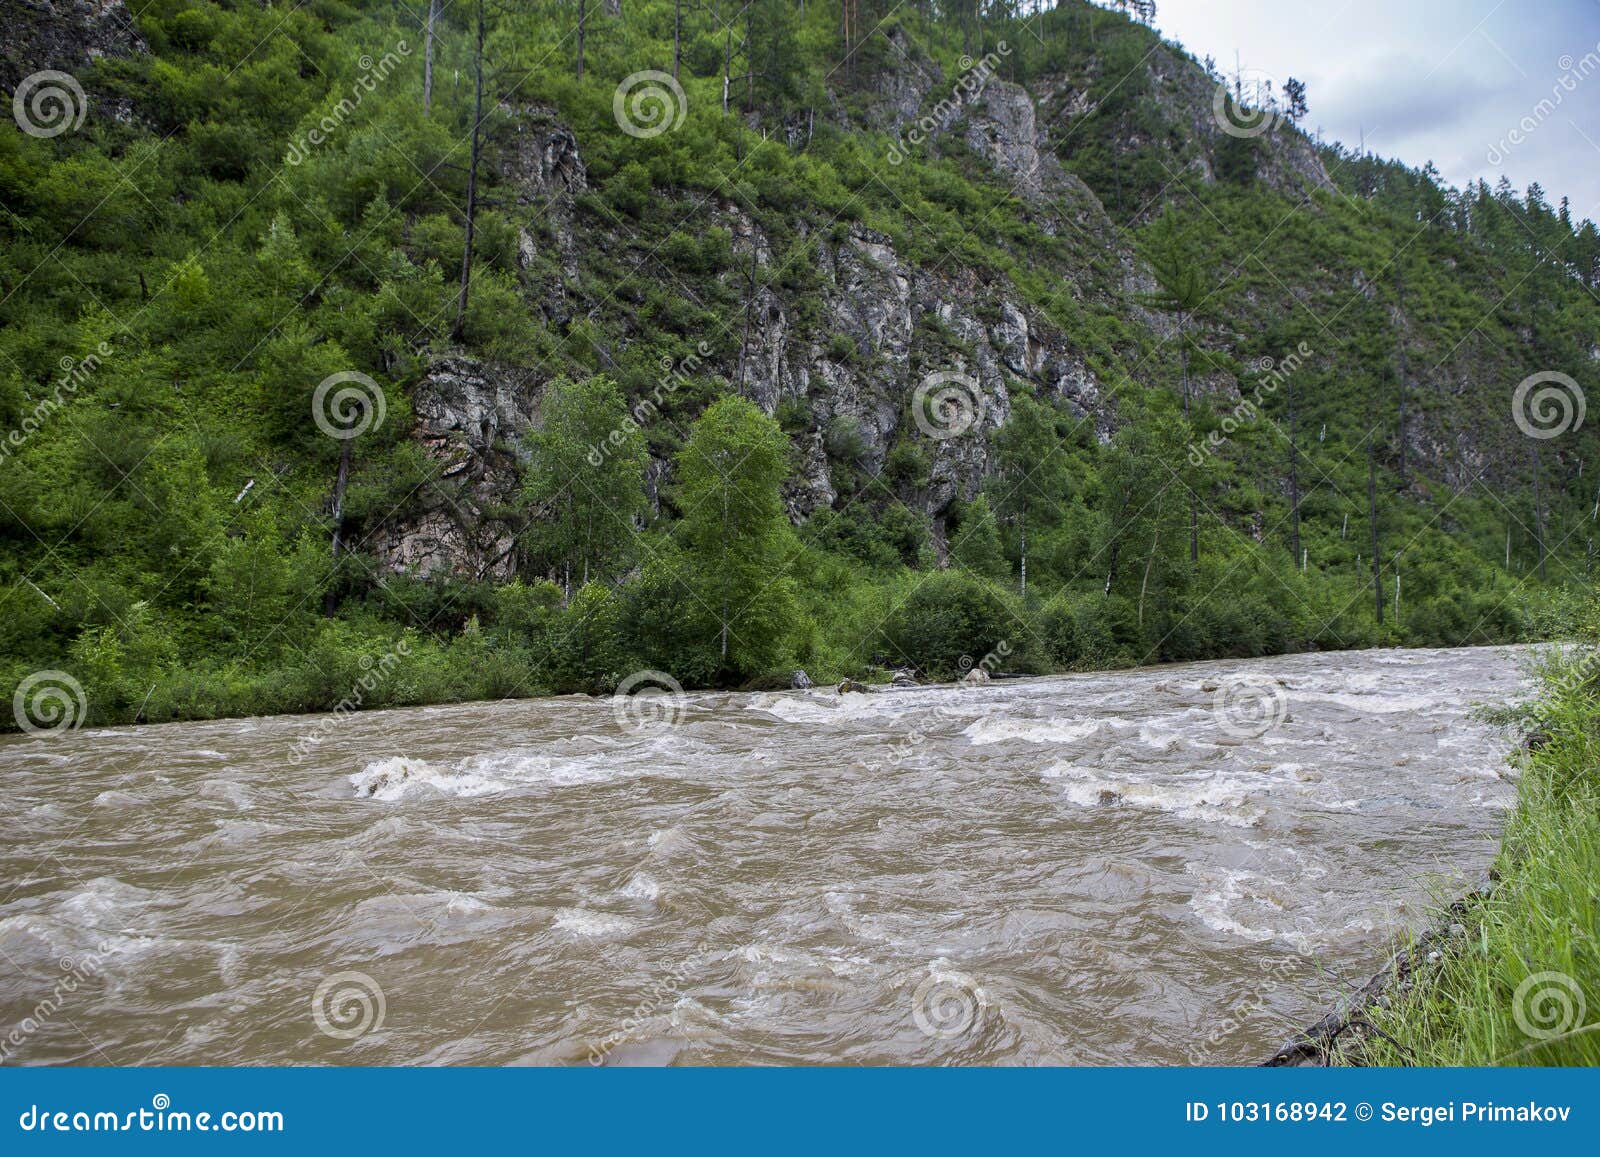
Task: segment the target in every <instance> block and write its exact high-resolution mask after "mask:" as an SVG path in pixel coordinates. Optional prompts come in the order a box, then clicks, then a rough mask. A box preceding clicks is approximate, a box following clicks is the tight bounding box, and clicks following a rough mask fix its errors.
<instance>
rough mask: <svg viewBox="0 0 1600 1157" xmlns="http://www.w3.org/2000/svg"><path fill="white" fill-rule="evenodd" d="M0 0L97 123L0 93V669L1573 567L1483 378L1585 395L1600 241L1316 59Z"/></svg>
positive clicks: (1582, 528) (958, 666)
mask: <svg viewBox="0 0 1600 1157" xmlns="http://www.w3.org/2000/svg"><path fill="white" fill-rule="evenodd" d="M5 7H6V12H7V23H8V28H7V31H6V32H5V33H3V34H0V35H3V37H4V38H5V39H4V47H5V49H6V51H5V53H4V58H5V62H6V63H5V70H6V71H5V74H4V75H0V80H3V81H4V82H5V85H6V87H7V88H8V89H10V88H15V87H16V86H18V85H19V84H21V83H23V80H24V78H25V77H26V76H28V75H30V74H32V73H34V72H35V71H37V70H42V69H59V70H64V71H68V72H71V73H72V74H73V75H74V77H75V78H76V80H77V82H78V83H79V84H80V85H81V87H82V88H83V90H84V91H85V93H86V96H85V98H84V104H85V106H86V108H85V110H84V111H85V115H84V116H83V119H82V123H81V124H80V125H78V126H76V127H69V129H68V131H62V132H57V133H54V134H43V133H30V132H27V131H18V132H10V131H7V132H4V133H0V200H3V202H4V205H5V208H6V213H5V214H4V215H0V236H3V239H4V243H3V246H0V429H3V430H4V431H6V435H5V438H4V442H3V448H0V608H3V613H0V676H3V681H4V682H5V684H6V686H7V687H14V686H16V685H18V684H19V682H21V681H22V680H23V679H25V678H26V677H27V676H28V675H29V673H31V672H36V671H38V670H40V669H45V668H49V669H59V670H61V671H64V672H66V673H67V674H68V675H70V676H71V678H73V679H74V680H76V681H77V682H78V683H80V684H81V686H82V688H83V689H84V692H85V702H86V704H87V716H86V718H87V719H88V720H90V721H93V722H96V723H112V722H127V721H133V720H141V721H156V720H172V719H193V718H206V717H215V716H226V715H237V714H248V713H259V712H275V711H313V710H322V709H327V708H329V707H331V706H333V705H334V704H336V703H340V702H341V701H345V700H348V699H349V698H350V696H351V693H352V688H356V687H360V688H362V694H361V696H360V705H361V706H365V707H372V706H382V705H397V704H413V703H424V702H435V701H443V700H452V699H470V698H480V697H496V696H513V695H529V694H535V693H539V692H552V691H554V692H564V691H590V692H604V691H607V690H609V689H611V688H612V687H614V686H616V685H617V683H618V682H619V681H620V680H622V679H624V678H625V677H626V676H627V675H628V674H629V673H630V672H634V671H638V670H641V669H651V670H658V671H661V672H666V673H669V674H670V675H671V676H673V677H674V678H675V679H677V680H679V681H681V682H682V683H683V684H685V685H694V686H717V687H738V686H752V685H763V684H770V683H771V682H773V681H776V680H783V681H787V678H788V672H789V671H790V670H791V669H792V668H794V667H797V666H798V667H804V668H805V669H806V670H808V671H809V672H810V673H811V674H812V676H813V677H815V678H816V679H818V680H819V681H820V680H822V679H835V678H839V677H842V676H844V675H856V676H863V675H866V676H870V675H872V674H873V673H874V672H881V671H883V670H885V669H887V668H889V667H895V666H902V665H904V666H911V667H914V668H916V669H917V670H918V671H919V672H920V673H922V674H923V675H925V676H927V677H933V678H941V677H950V676H952V675H954V674H957V673H958V672H959V671H960V670H962V669H963V668H964V667H965V666H967V665H969V664H971V663H976V662H979V661H981V659H982V657H983V656H984V655H986V654H988V653H990V652H992V651H994V650H995V648H997V647H998V646H999V645H1000V644H1001V643H1002V642H1004V643H1005V644H1006V647H1007V649H1008V657H1007V666H1008V667H1009V668H1011V669H1015V670H1021V671H1035V672H1041V671H1048V670H1060V669H1069V668H1074V667H1097V666H1115V665H1123V664H1133V663H1142V662H1153V661H1162V660H1184V659H1197V658H1204V657H1224V656H1248V655H1260V654H1267V653H1276V652H1285V651H1294V650H1300V649H1306V648H1313V647H1316V648H1340V647H1356V646H1368V645H1375V644H1396V643H1401V644H1466V643H1475V642H1489V641H1497V640H1516V639H1527V638H1532V637H1539V636H1542V635H1544V634H1547V633H1548V632H1550V631H1551V630H1552V629H1555V628H1556V627H1557V626H1559V624H1560V623H1561V621H1562V619H1563V615H1564V613H1565V608H1566V607H1568V606H1570V605H1572V603H1573V600H1574V599H1575V598H1576V597H1577V596H1576V595H1575V594H1574V593H1573V592H1574V591H1576V590H1577V589H1579V588H1581V587H1582V585H1583V584H1584V583H1585V581H1586V580H1587V578H1588V576H1589V573H1590V563H1591V559H1592V556H1593V541H1592V535H1593V527H1594V512H1593V498H1594V496H1593V494H1592V493H1591V491H1592V489H1593V487H1594V485H1595V483H1596V482H1600V478H1596V477H1595V476H1594V472H1593V471H1589V472H1588V476H1587V477H1585V471H1584V466H1585V464H1586V462H1587V461H1589V460H1593V459H1594V456H1595V455H1594V449H1595V444H1594V440H1593V434H1592V432H1591V430H1590V429H1589V428H1588V427H1585V426H1583V425H1581V424H1576V425H1574V424H1573V423H1571V422H1567V423H1565V424H1564V427H1563V429H1562V430H1561V431H1559V435H1560V436H1559V437H1551V438H1545V437H1530V436H1528V435H1527V434H1525V433H1524V432H1523V430H1522V429H1521V428H1520V427H1519V424H1518V422H1517V421H1515V420H1514V419H1515V417H1516V415H1515V414H1514V412H1513V398H1514V395H1515V391H1516V387H1517V386H1518V383H1519V382H1522V381H1524V380H1525V379H1527V378H1528V376H1529V375H1532V374H1536V373H1552V372H1557V373H1560V374H1562V375H1565V376H1566V378H1567V380H1569V381H1571V382H1573V383H1574V385H1575V387H1577V388H1578V389H1579V390H1581V389H1583V388H1586V387H1592V386H1593V384H1594V383H1595V381H1596V369H1595V367H1596V364H1597V358H1600V351H1597V349H1596V347H1595V344H1594V343H1595V333H1596V321H1597V317H1600V311H1597V309H1596V305H1595V298H1594V292H1595V288H1596V285H1597V283H1600V235H1597V232H1596V229H1595V226H1594V224H1593V223H1592V222H1588V221H1579V220H1575V219H1573V218H1572V217H1571V216H1570V214H1569V212H1568V209H1567V206H1566V204H1565V202H1564V201H1563V202H1562V203H1560V204H1559V205H1556V206H1551V205H1550V204H1548V203H1547V200H1546V198H1545V194H1544V193H1543V191H1542V190H1541V189H1539V188H1538V187H1537V186H1534V187H1532V188H1530V189H1528V190H1526V191H1525V192H1514V191H1513V190H1511V189H1510V188H1509V187H1508V186H1502V187H1500V188H1497V189H1491V188H1489V187H1487V186H1485V185H1481V184H1480V185H1476V186H1473V187H1469V188H1467V189H1465V190H1455V189H1451V188H1449V187H1446V186H1445V185H1444V184H1443V183H1442V181H1441V180H1440V179H1439V177H1438V175H1437V173H1436V172H1434V171H1433V170H1432V168H1431V166H1428V167H1424V168H1422V169H1415V168H1409V167H1406V166H1405V165H1402V164H1400V163H1398V162H1393V161H1385V160H1381V159H1379V158H1376V157H1372V156H1369V155H1366V154H1364V153H1359V152H1357V151H1354V150H1351V149H1348V148H1344V147H1342V146H1340V145H1337V144H1323V143H1319V142H1318V141H1316V140H1314V139H1312V138H1311V137H1310V136H1308V135H1306V134H1305V133H1303V132H1302V131H1301V129H1300V127H1299V125H1298V122H1299V120H1300V119H1301V118H1302V117H1303V116H1304V114H1305V100H1306V97H1305V94H1304V93H1303V91H1302V90H1301V89H1299V88H1298V87H1290V86H1288V85H1285V86H1284V87H1285V91H1286V92H1287V93H1290V94H1291V98H1290V99H1289V101H1288V104H1287V105H1286V107H1285V109H1284V110H1283V111H1282V114H1281V115H1279V114H1277V113H1273V114H1272V116H1271V121H1270V124H1269V125H1268V127H1267V128H1266V130H1265V131H1262V132H1260V133H1258V134H1254V135H1240V134H1236V133H1230V132H1228V131H1225V130H1224V128H1223V126H1222V124H1221V121H1220V119H1218V118H1214V117H1213V109H1214V108H1215V109H1220V110H1222V111H1223V112H1224V113H1226V114H1228V115H1230V116H1231V115H1234V114H1242V113H1243V112H1244V110H1243V109H1242V108H1241V107H1236V102H1235V101H1234V98H1233V96H1231V95H1227V96H1225V99H1221V100H1214V97H1215V96H1217V94H1218V92H1219V86H1224V89H1227V90H1231V91H1233V92H1238V91H1240V90H1237V89H1232V86H1230V85H1228V84H1227V81H1226V78H1222V77H1220V76H1218V75H1217V74H1216V72H1215V70H1214V69H1212V68H1211V66H1210V64H1209V62H1206V63H1201V62H1197V61H1195V60H1194V59H1193V58H1191V57H1190V56H1188V55H1187V54H1186V53H1185V52H1184V51H1183V50H1182V49H1180V48H1178V47H1176V46H1173V45H1168V44H1163V43H1162V42H1161V41H1160V40H1159V38H1158V37H1157V36H1156V34H1155V33H1153V32H1152V31H1151V30H1150V29H1149V28H1148V27H1146V26H1144V25H1143V24H1141V23H1139V22H1138V21H1136V20H1132V19H1130V18H1129V17H1128V16H1127V15H1125V14H1124V13H1122V12H1118V11H1111V10H1107V9H1102V8H1098V7H1095V6H1092V5H1089V4H1086V3H1080V2H1077V0H1068V2H1064V3H1060V4H1058V5H1055V6H1052V7H1051V8H1050V10H1049V11H1045V12H1042V13H1030V14H1026V15H1024V14H1021V13H1012V12H1011V11H1010V10H1009V9H1008V6H1007V5H1003V4H983V5H973V4H955V5H944V4H941V5H935V4H932V3H926V2H923V3H900V4H888V3H874V2H873V0H816V2H813V3H810V4H800V5H796V4H793V3H791V2H788V0H783V2H778V0H771V2H769V0H754V2H752V3H749V4H745V5H732V4H727V5H710V6H707V5H703V4H702V5H679V4H675V3H669V2H667V0H628V2H627V3H625V4H614V5H606V4H595V3H591V4H588V5H584V6H579V5H575V4H512V5H506V4H495V5H483V4H468V3H466V2H464V0H457V2H456V3H445V4H436V5H433V6H432V11H431V12H430V13H419V8H418V6H416V5H404V4H399V3H393V2H388V0H312V2H311V3H307V4H301V5H296V6H293V7H291V8H284V7H282V6H279V7H270V6H266V7H264V6H262V5H259V4H256V3H253V2H243V0H237V2H236V0H223V2H211V0H152V2H151V3H148V4H142V5H140V6H139V10H138V11H137V12H135V13H132V14H129V13H128V12H127V11H125V10H124V9H123V8H122V6H121V5H120V4H111V5H105V6H101V9H97V10H96V12H95V13H94V14H91V15H87V16H85V15H84V14H83V12H81V11H79V10H76V9H74V10H72V12H71V13H69V14H67V15H61V16H59V17H58V16H50V15H48V14H46V15H40V14H39V13H38V12H37V11H35V10H33V9H29V10H27V14H26V18H25V19H24V14H23V13H22V12H21V11H20V7H19V6H18V5H15V4H10V3H7V4H6V6H5ZM1030 7H1036V6H1030ZM580 8H581V10H582V11H583V12H584V18H583V24H582V26H581V27H579V26H577V23H576V22H577V13H578V11H579V10H580ZM14 11H16V12H18V18H17V20H15V21H12V20H11V15H12V13H13V12H14ZM66 11H67V9H66V8H65V7H64V8H63V12H66ZM424 18H425V19H424ZM50 20H57V21H58V23H57V24H49V21H50ZM74 21H78V22H79V23H74ZM85 21H87V23H83V22H85ZM41 22H43V23H41ZM424 24H426V27H424ZM89 46H92V47H94V48H95V49H96V52H95V53H94V56H93V59H92V60H91V58H90V54H89V52H88V47H89ZM642 70H653V71H654V72H656V73H657V74H659V76H660V79H656V80H653V81H652V82H651V83H652V84H654V85H655V86H656V92H657V95H658V96H660V97H661V99H662V100H664V101H665V102H666V107H665V109H664V110H662V109H658V110H657V112H664V116H665V120H664V121H663V122H661V123H658V124H654V125H651V126H648V127H645V128H643V129H642V130H641V127H640V126H639V125H637V124H633V125H628V124H626V123H625V122H628V121H629V118H631V117H633V116H634V115H635V114H636V113H637V109H636V108H635V106H633V105H632V104H630V102H629V100H628V99H627V94H626V92H625V91H624V89H625V88H626V85H627V82H628V80H629V79H631V78H632V77H633V76H635V75H636V74H638V73H640V72H641V71H642ZM974 70H979V71H981V73H982V83H978V84H966V85H963V84H962V83H961V81H962V78H963V77H967V76H969V75H970V74H972V73H973V72H974ZM669 76H670V77H676V80H675V84H676V85H677V87H678V88H679V89H681V93H682V95H681V97H679V96H678V95H677V94H676V93H675V92H674V91H673V86H672V85H669V84H667V83H666V80H665V79H664V78H666V77H669ZM1310 95H1311V100H1312V102H1313V104H1314V100H1315V94H1314V93H1313V94H1310ZM913 125H931V126H932V127H931V129H930V130H929V131H922V130H919V132H918V134H917V136H916V138H915V142H912V140H911V138H910V137H908V136H907V131H908V129H909V128H910V127H911V126H913ZM629 127H631V128H632V129H633V131H628V128H629ZM657 130H659V131H657ZM891 157H892V159H891ZM940 374H945V375H954V378H946V379H941V380H942V381H946V382H950V381H953V382H954V383H955V384H956V386H957V389H958V392H957V393H955V394H943V395H939V397H940V399H942V401H943V403H946V408H945V409H940V408H939V407H938V406H935V407H933V408H932V409H929V407H928V406H927V403H928V400H929V395H928V394H927V392H926V391H925V390H924V391H919V387H921V386H925V385H926V383H927V382H928V381H929V379H930V375H940ZM341 375H343V377H342V378H341ZM330 381H331V382H333V384H334V386H335V387H336V388H337V390H344V389H346V388H347V387H349V388H354V389H356V390H357V391H358V392H357V394H356V395H343V401H342V402H341V403H340V405H341V406H342V408H343V416H344V417H345V418H347V419H350V420H351V422H352V423H353V424H355V425H358V426H360V427H361V428H362V432H361V434H360V436H359V437H350V438H344V437H330V436H329V435H328V431H327V428H326V427H327V422H326V421H324V420H319V419H326V418H327V417H328V414H327V413H326V412H321V413H319V412H317V411H318V408H319V407H322V408H323V410H324V411H325V410H326V409H327V403H328V402H329V400H330V398H332V399H335V400H337V399H339V398H340V397H341V394H340V393H338V392H337V390H336V392H334V393H332V394H330V393H329V390H330V386H329V383H330ZM962 391H964V392H962ZM1575 400H1576V399H1573V398H1568V401H1569V403H1570V402H1574V401H1575ZM952 402H953V403H954V405H955V408H956V411H957V413H956V414H955V419H958V420H952V416H951V413H950V411H949V409H948V404H950V403H952ZM919 407H920V408H919ZM963 407H964V408H965V409H964V411H963ZM919 419H920V420H919ZM1566 427H1571V428H1566ZM342 432H345V433H348V432H349V431H348V430H346V431H342ZM1540 432H1541V433H1545V432H1548V431H1540ZM397 652H398V653H402V654H403V655H404V659H403V661H400V662H395V663H380V664H379V666H380V669H381V670H382V671H383V677H382V678H381V679H380V678H372V677H369V674H368V673H369V672H370V671H371V670H372V669H373V666H374V663H375V662H377V660H378V657H379V656H383V655H393V654H395V653H397ZM4 723H5V725H11V724H12V723H13V720H12V719H11V718H10V717H9V716H7V717H6V718H5V719H4ZM1572 742H1577V740H1575V739H1574V740H1573V741H1572ZM1551 750H1552V752H1559V751H1562V750H1565V748H1562V747H1561V746H1559V745H1557V746H1556V747H1554V748H1552V749H1551ZM1554 758H1555V756H1554V755H1548V756H1546V755H1541V757H1540V759H1541V760H1542V761H1543V762H1542V764H1541V765H1540V766H1545V767H1547V768H1548V769H1549V771H1550V774H1551V775H1552V776H1555V774H1556V771H1557V770H1559V769H1558V768H1557V767H1556V766H1555V765H1553V764H1551V763H1550V760H1552V759H1554ZM1535 778H1537V777H1535ZM1530 790H1531V789H1530ZM1552 790H1553V789H1552ZM1551 806H1555V805H1554V804H1552V805H1551ZM1560 806H1562V807H1565V808H1570V807H1575V806H1577V805H1576V804H1575V803H1573V802H1572V801H1566V802H1563V803H1562V804H1561V805H1560ZM1585 806H1587V805H1585ZM1591 814H1592V813H1591ZM1519 823H1520V821H1519ZM1522 830H1524V829H1523V828H1522V827H1520V826H1514V827H1513V831H1512V845H1511V846H1512V847H1513V848H1514V847H1515V846H1516V841H1517V839H1518V838H1519V837H1518V834H1517V833H1518V832H1519V831H1522ZM1557 830H1562V831H1565V830H1566V829H1565V828H1564V827H1563V828H1561V829H1557ZM1589 835H1590V837H1591V838H1590V842H1589V844H1588V845H1586V846H1588V847H1589V849H1590V852H1591V853H1592V852H1593V850H1594V848H1593V840H1592V835H1593V829H1592V826H1591V828H1590V829H1589ZM1508 854H1509V853H1508ZM1591 863H1592V856H1591ZM1528 884H1529V887H1534V886H1535V885H1536V882H1535V881H1534V880H1533V879H1532V878H1531V877H1530V878H1529V881H1528ZM1539 886H1542V885H1539ZM1591 931H1592V926H1591Z"/></svg>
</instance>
